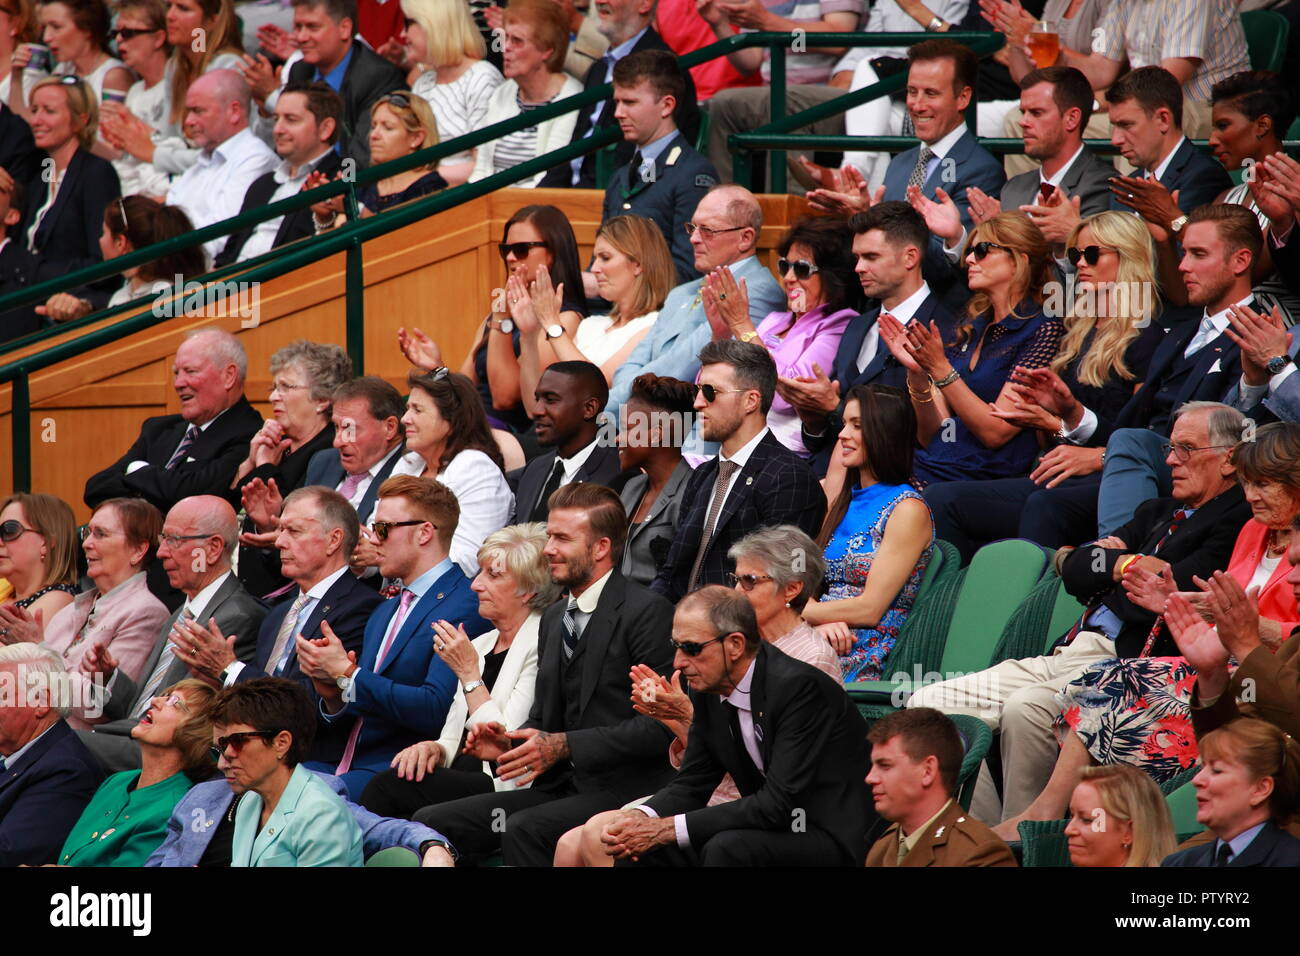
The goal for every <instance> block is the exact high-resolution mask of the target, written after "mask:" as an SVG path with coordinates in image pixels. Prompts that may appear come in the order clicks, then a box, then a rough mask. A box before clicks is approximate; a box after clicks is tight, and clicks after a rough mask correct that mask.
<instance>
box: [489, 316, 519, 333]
mask: <svg viewBox="0 0 1300 956" xmlns="http://www.w3.org/2000/svg"><path fill="white" fill-rule="evenodd" d="M492 328H494V329H496V330H497V331H498V332H504V333H506V335H509V334H510V333H511V332H513V331H514V330H515V320H514V319H502V320H501V321H500V322H493V323H492Z"/></svg>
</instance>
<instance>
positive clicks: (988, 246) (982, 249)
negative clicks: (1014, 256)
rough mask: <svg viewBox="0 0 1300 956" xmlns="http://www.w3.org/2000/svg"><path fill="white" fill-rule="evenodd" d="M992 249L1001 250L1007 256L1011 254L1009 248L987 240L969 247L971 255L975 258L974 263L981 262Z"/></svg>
mask: <svg viewBox="0 0 1300 956" xmlns="http://www.w3.org/2000/svg"><path fill="white" fill-rule="evenodd" d="M994 249H1001V250H1002V251H1003V252H1005V253H1007V254H1008V255H1010V254H1011V247H1010V246H1004V245H1001V244H1000V243H996V242H989V241H988V240H987V239H986V240H984V241H983V242H977V243H975V245H973V246H971V247H970V251H971V254H972V255H974V256H975V261H976V262H983V261H984V257H985V256H987V255H988V254H989V253H990V252H992V251H993V250H994Z"/></svg>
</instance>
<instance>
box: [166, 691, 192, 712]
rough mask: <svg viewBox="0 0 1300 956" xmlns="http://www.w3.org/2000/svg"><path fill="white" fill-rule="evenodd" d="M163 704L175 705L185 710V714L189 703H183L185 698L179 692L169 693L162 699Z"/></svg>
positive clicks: (188, 710) (167, 705) (188, 709)
mask: <svg viewBox="0 0 1300 956" xmlns="http://www.w3.org/2000/svg"><path fill="white" fill-rule="evenodd" d="M163 706H164V707H176V708H178V709H180V710H183V711H185V713H187V714H188V713H189V712H190V705H189V704H187V703H185V698H184V697H182V696H181V695H180V694H172V695H170V696H169V697H168V698H167V699H166V700H164V701H163Z"/></svg>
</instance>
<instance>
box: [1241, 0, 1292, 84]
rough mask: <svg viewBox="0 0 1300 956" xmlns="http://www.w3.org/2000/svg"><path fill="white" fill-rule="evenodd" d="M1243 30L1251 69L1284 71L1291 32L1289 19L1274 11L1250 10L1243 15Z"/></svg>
mask: <svg viewBox="0 0 1300 956" xmlns="http://www.w3.org/2000/svg"><path fill="white" fill-rule="evenodd" d="M1241 28H1242V29H1243V30H1244V31H1245V32H1246V48H1247V50H1249V52H1250V67H1251V69H1253V70H1275V71H1276V70H1280V69H1282V64H1283V63H1284V62H1285V61H1286V41H1287V37H1288V35H1289V34H1290V32H1291V24H1290V23H1289V22H1288V21H1287V18H1286V17H1284V16H1282V14H1280V13H1278V12H1276V11H1274V10H1248V11H1246V12H1245V13H1243V14H1242V15H1241Z"/></svg>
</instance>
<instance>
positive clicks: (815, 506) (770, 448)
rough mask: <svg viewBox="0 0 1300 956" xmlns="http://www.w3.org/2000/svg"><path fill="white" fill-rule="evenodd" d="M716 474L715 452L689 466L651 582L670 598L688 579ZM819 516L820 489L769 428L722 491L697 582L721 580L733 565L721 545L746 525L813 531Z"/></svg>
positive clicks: (823, 512)
mask: <svg viewBox="0 0 1300 956" xmlns="http://www.w3.org/2000/svg"><path fill="white" fill-rule="evenodd" d="M717 480H718V459H717V458H716V457H715V458H711V459H710V460H709V461H706V462H705V463H704V464H702V465H700V467H698V468H696V469H695V470H694V471H693V472H691V477H690V479H689V480H688V483H687V486H686V493H685V496H684V497H683V499H682V510H681V516H680V519H679V521H678V524H677V534H676V536H675V537H674V538H673V546H672V548H671V549H670V550H669V551H668V559H667V560H666V561H665V562H664V563H663V566H662V567H661V568H660V569H659V576H658V577H656V578H655V580H654V584H652V585H651V587H652V588H653V589H654V590H655V591H657V592H659V593H660V594H662V595H663V596H664V597H666V598H668V600H670V601H673V602H674V603H676V602H677V601H679V600H681V599H682V597H683V596H684V595H685V594H686V590H687V587H688V586H689V584H690V580H689V579H690V575H691V568H693V567H694V565H695V556H696V554H697V553H698V552H699V550H700V542H701V540H702V539H703V537H704V523H705V521H706V520H707V519H708V513H709V504H710V502H711V501H712V499H713V486H714V485H715V484H716V483H717ZM825 517H826V495H825V493H824V492H823V491H822V486H821V483H820V482H819V481H818V480H817V478H816V476H814V475H813V473H812V469H811V468H809V467H808V463H807V462H806V461H804V460H803V459H802V458H800V457H799V456H798V455H796V454H795V453H794V452H792V451H790V450H789V449H788V448H786V447H785V446H784V445H782V444H781V442H780V441H778V440H777V437H776V436H775V435H773V434H772V433H771V432H770V431H769V432H768V433H767V434H766V435H764V436H763V438H762V440H761V441H760V442H759V443H758V445H757V446H755V448H754V452H753V454H752V455H750V456H749V461H747V462H745V467H744V468H742V469H741V470H740V473H739V474H738V475H736V477H735V480H734V481H732V484H731V489H730V491H728V492H727V498H726V501H724V502H723V504H722V512H721V513H720V514H719V515H718V522H717V525H716V527H715V528H714V532H713V537H711V538H710V539H709V544H708V550H707V551H706V552H705V555H704V563H703V564H702V565H701V566H700V584H701V585H704V584H722V585H725V584H726V583H727V572H728V571H730V570H732V568H733V565H732V562H731V559H730V558H728V557H727V551H728V550H729V549H730V548H731V546H732V545H733V544H735V543H736V542H737V541H739V540H740V539H741V538H743V537H745V535H747V534H749V533H750V532H751V531H757V530H758V529H759V528H767V527H771V526H773V525H780V524H792V525H797V526H798V527H799V528H802V529H803V530H804V531H805V532H806V533H807V534H808V535H810V536H816V534H817V532H818V531H819V530H820V529H821V526H822V519H823V518H825Z"/></svg>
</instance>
